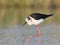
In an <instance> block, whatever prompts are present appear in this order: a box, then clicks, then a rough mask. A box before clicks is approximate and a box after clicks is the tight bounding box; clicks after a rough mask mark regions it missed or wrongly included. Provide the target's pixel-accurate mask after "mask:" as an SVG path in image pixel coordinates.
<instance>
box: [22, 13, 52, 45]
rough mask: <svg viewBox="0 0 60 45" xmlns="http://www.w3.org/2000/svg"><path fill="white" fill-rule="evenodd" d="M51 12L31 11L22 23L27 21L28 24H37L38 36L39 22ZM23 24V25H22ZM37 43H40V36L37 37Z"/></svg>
mask: <svg viewBox="0 0 60 45" xmlns="http://www.w3.org/2000/svg"><path fill="white" fill-rule="evenodd" d="M52 15H53V14H41V13H32V14H31V15H29V16H28V17H26V19H25V23H24V25H25V24H26V23H27V24H28V25H35V26H37V30H38V35H39V36H40V35H41V33H40V23H42V22H44V20H45V19H46V18H48V17H50V16H52ZM24 25H23V26H24ZM38 45H40V38H39V39H38Z"/></svg>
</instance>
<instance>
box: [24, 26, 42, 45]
mask: <svg viewBox="0 0 60 45" xmlns="http://www.w3.org/2000/svg"><path fill="white" fill-rule="evenodd" d="M37 29H38V34H34V35H32V36H29V37H28V38H27V39H26V41H25V43H24V45H28V43H29V42H30V40H31V39H32V38H34V37H38V45H40V36H41V34H40V26H39V25H37Z"/></svg>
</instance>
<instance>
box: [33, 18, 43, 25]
mask: <svg viewBox="0 0 60 45" xmlns="http://www.w3.org/2000/svg"><path fill="white" fill-rule="evenodd" d="M42 22H44V19H40V20H35V19H34V20H32V24H33V25H38V24H40V23H42Z"/></svg>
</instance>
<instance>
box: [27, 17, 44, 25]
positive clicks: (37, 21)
mask: <svg viewBox="0 0 60 45" xmlns="http://www.w3.org/2000/svg"><path fill="white" fill-rule="evenodd" d="M30 18H31V20H28V19H27V18H26V22H27V24H28V25H38V24H40V23H42V22H44V19H39V20H35V19H33V18H32V17H30Z"/></svg>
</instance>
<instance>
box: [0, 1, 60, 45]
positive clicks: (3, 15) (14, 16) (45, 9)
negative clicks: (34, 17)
mask: <svg viewBox="0 0 60 45" xmlns="http://www.w3.org/2000/svg"><path fill="white" fill-rule="evenodd" d="M35 12H37V13H43V14H51V13H53V14H54V15H53V16H52V17H49V18H48V19H46V21H45V22H43V23H42V24H41V33H42V34H43V36H42V37H41V45H60V35H59V34H60V0H0V45H23V44H24V42H25V40H26V38H27V37H29V35H33V34H36V33H37V29H36V27H34V26H28V25H25V26H24V27H23V26H22V25H23V23H24V22H25V18H26V17H27V16H28V15H30V14H31V13H35ZM35 42H36V44H35ZM32 44H33V45H37V44H38V43H37V38H34V39H33V40H32V41H31V42H30V45H32Z"/></svg>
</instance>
